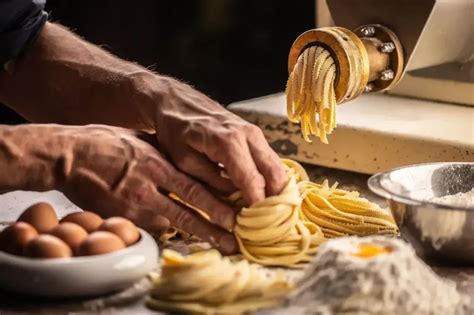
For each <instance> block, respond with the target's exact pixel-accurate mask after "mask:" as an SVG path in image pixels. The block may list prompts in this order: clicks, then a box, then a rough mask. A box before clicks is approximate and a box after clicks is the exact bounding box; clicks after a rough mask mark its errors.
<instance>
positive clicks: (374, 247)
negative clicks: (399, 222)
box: [289, 236, 474, 315]
mask: <svg viewBox="0 0 474 315" xmlns="http://www.w3.org/2000/svg"><path fill="white" fill-rule="evenodd" d="M302 301H311V302H310V303H309V305H308V304H306V305H305V306H304V309H305V310H304V311H303V312H302V314H321V315H322V314H324V315H326V314H328V315H329V314H352V315H356V314H372V315H374V314H377V315H381V314H383V315H385V314H417V315H438V314H439V315H465V314H473V311H474V309H473V308H472V304H471V302H472V301H471V298H470V297H469V296H467V295H463V294H461V293H459V292H458V291H457V289H456V284H455V283H454V282H452V281H449V280H444V279H442V278H440V277H439V276H438V275H436V274H435V273H434V272H433V271H432V270H431V268H430V267H429V266H427V265H426V264H425V263H424V262H423V261H422V260H421V259H420V258H418V257H417V256H416V254H415V251H414V249H413V248H412V247H411V246H410V245H409V244H407V243H405V242H404V241H402V240H399V239H392V238H387V237H382V236H375V237H364V238H357V237H344V238H339V239H334V240H331V241H328V242H326V243H325V244H324V245H322V246H321V247H320V251H319V252H318V255H317V256H316V259H315V260H314V262H313V263H312V264H311V266H310V268H309V270H308V273H307V274H306V276H305V277H303V279H302V282H301V283H300V287H299V288H298V289H297V290H296V291H295V292H294V293H293V294H292V295H290V297H289V304H290V305H295V306H296V305H300V306H301V305H302Z"/></svg>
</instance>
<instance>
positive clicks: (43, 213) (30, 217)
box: [17, 202, 58, 233]
mask: <svg viewBox="0 0 474 315" xmlns="http://www.w3.org/2000/svg"><path fill="white" fill-rule="evenodd" d="M17 222H27V223H29V224H31V225H32V226H33V227H34V228H35V229H36V230H37V231H38V233H44V232H48V231H50V230H52V229H53V228H54V227H55V226H56V225H58V217H57V216H56V212H54V209H53V207H51V205H50V204H48V203H45V202H40V203H37V204H34V205H32V206H31V207H29V208H28V209H26V210H25V211H23V213H22V214H21V215H20V217H19V218H18V220H17Z"/></svg>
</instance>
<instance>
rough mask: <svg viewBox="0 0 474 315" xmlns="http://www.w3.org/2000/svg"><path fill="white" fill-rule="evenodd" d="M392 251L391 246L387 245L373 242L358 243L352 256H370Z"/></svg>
mask: <svg viewBox="0 0 474 315" xmlns="http://www.w3.org/2000/svg"><path fill="white" fill-rule="evenodd" d="M392 251H393V249H392V248H390V247H387V246H379V245H374V244H360V245H359V246H358V248H357V251H356V252H355V253H352V256H356V257H360V258H372V257H375V256H378V255H386V254H390V253H391V252H392Z"/></svg>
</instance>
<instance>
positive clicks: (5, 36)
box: [0, 0, 48, 68]
mask: <svg viewBox="0 0 474 315" xmlns="http://www.w3.org/2000/svg"><path fill="white" fill-rule="evenodd" d="M45 3H46V0H0V68H1V67H2V65H3V64H5V63H6V62H7V61H9V60H11V59H14V58H16V57H18V55H19V54H21V52H22V51H23V50H24V49H25V48H26V46H28V44H29V43H30V42H31V41H32V40H33V39H34V38H35V37H36V35H37V33H38V31H39V30H40V29H41V27H42V26H43V25H44V23H45V22H46V20H47V19H48V14H47V13H46V12H44V10H43V9H44V5H45Z"/></svg>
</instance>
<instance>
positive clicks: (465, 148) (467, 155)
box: [228, 92, 474, 174]
mask: <svg viewBox="0 0 474 315" xmlns="http://www.w3.org/2000/svg"><path fill="white" fill-rule="evenodd" d="M473 93H474V92H473ZM228 108H229V109H230V110H231V111H233V112H235V113H236V114H238V115H240V116H242V117H243V118H244V119H246V120H248V121H250V122H253V123H255V124H257V125H259V126H260V128H262V130H263V132H264V133H265V136H266V137H267V139H268V141H269V142H270V144H271V145H272V147H273V148H274V149H275V150H276V151H277V152H279V153H280V154H281V155H284V156H287V157H290V158H293V159H296V160H299V161H302V162H307V163H311V164H318V165H322V166H327V167H335V168H340V169H344V170H351V171H356V172H362V173H367V174H372V173H376V172H379V171H384V170H388V169H391V168H394V167H398V166H402V165H409V164H417V163H423V162H435V161H474V107H470V106H461V105H454V104H446V103H437V102H431V101H425V100H416V99H411V98H404V97H396V96H389V95H384V94H369V95H362V96H360V97H358V98H357V99H355V100H352V101H350V102H348V103H344V104H341V105H339V106H338V107H337V128H336V129H335V130H334V131H333V133H332V134H331V135H329V137H328V139H329V144H323V143H321V142H320V141H319V139H317V138H314V139H313V142H312V143H307V142H305V141H304V140H303V138H302V137H301V135H300V127H299V125H297V124H292V123H290V122H288V119H287V115H286V98H285V95H284V93H278V94H274V95H268V96H264V97H260V98H255V99H251V100H246V101H242V102H237V103H234V104H231V105H229V107H228Z"/></svg>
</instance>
